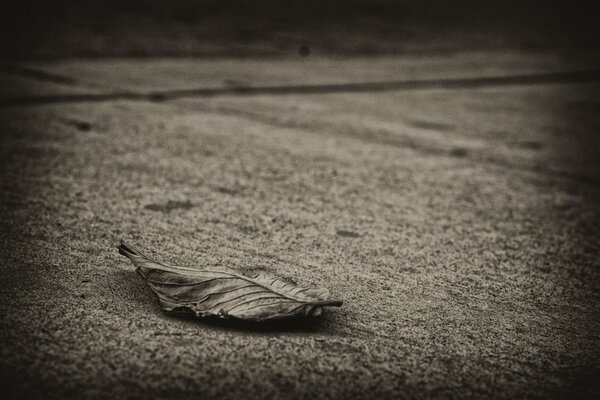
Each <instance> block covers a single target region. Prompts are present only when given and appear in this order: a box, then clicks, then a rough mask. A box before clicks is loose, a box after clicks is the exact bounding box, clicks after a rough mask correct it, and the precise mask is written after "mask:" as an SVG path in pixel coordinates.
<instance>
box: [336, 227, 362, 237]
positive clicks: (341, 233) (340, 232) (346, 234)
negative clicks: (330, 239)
mask: <svg viewBox="0 0 600 400" xmlns="http://www.w3.org/2000/svg"><path fill="white" fill-rule="evenodd" d="M336 234H337V235H338V236H341V237H347V238H357V237H360V235H359V234H358V233H356V232H352V231H345V230H343V229H340V230H338V231H337V232H336Z"/></svg>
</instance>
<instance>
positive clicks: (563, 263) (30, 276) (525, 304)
mask: <svg viewBox="0 0 600 400" xmlns="http://www.w3.org/2000/svg"><path fill="white" fill-rule="evenodd" d="M589 68H590V66H589V65H585V64H580V63H577V62H576V61H574V60H567V59H564V58H561V57H559V56H558V55H556V54H553V53H552V52H538V53H524V52H518V51H517V52H506V51H503V52H498V51H496V52H479V53H477V52H475V53H459V54H454V55H446V56H439V57H435V56H419V57H408V56H406V57H402V56H397V57H396V56H394V57H392V56H389V57H381V58H318V57H317V58H315V57H309V58H299V57H298V58H292V59H285V60H277V59H264V60H256V59H246V60H239V59H238V60H227V59H223V60H216V61H215V60H213V61H209V60H196V59H176V60H173V59H148V60H135V59H123V60H119V59H104V60H102V61H93V60H88V61H82V60H71V61H60V60H56V61H53V62H38V63H29V64H27V63H21V64H19V65H5V66H4V67H3V69H2V70H1V71H0V81H1V82H2V93H1V95H0V103H1V107H0V115H1V117H0V118H1V126H0V127H1V150H0V159H1V163H0V165H1V170H0V178H1V181H0V182H1V183H0V184H1V186H0V201H1V202H0V235H1V241H2V246H1V248H0V257H1V266H0V267H1V269H0V318H1V321H2V322H1V326H0V343H1V350H0V374H1V379H2V384H1V386H2V391H3V394H2V397H3V398H26V397H29V398H60V399H66V398H77V399H82V398H98V399H101V398H102V399H103V398H116V399H121V398H123V399H126V398H140V399H146V398H169V399H235V398H258V399H277V398H304V399H348V398H357V399H361V398H362V399H367V398H394V399H402V398H414V399H425V398H469V397H470V398H495V399H514V398H575V397H578V398H596V396H597V395H598V394H599V392H600V390H599V387H598V383H597V382H598V376H599V375H600V354H599V349H600V338H599V337H598V332H599V329H600V313H599V311H600V298H599V294H598V289H599V283H600V279H599V278H600V272H599V270H598V267H599V265H598V261H599V259H600V246H599V243H600V228H599V224H598V221H600V219H599V217H600V206H599V205H598V204H600V202H599V199H600V191H599V185H598V184H599V177H600V169H599V168H600V162H599V159H598V149H599V145H600V143H599V141H600V139H599V137H600V136H599V135H598V134H599V129H600V112H599V111H600V103H599V101H598V99H599V95H600V85H599V84H598V74H597V73H596V74H595V75H594V74H592V75H590V74H583V75H582V74H578V72H577V71H584V70H589ZM574 72H577V73H574ZM564 73H566V75H565V74H564ZM561 74H562V75H561ZM515 76H517V77H518V76H521V77H523V76H524V77H526V78H519V79H516V78H514V77H515ZM490 77H495V78H498V77H500V78H502V79H496V80H494V79H488V78H490ZM536 77H537V78H536ZM479 78H485V79H480V80H477V79H479ZM423 80H427V81H426V82H429V83H423ZM403 81H413V82H417V83H413V84H411V85H405V86H402V84H401V83H400V84H399V83H398V82H403ZM419 81H421V83H418V82H419ZM435 81H439V82H442V83H440V84H438V85H436V84H435ZM369 82H371V83H373V82H378V83H379V86H369V85H368V83H369ZM385 82H390V84H389V85H388V87H385ZM443 82H446V83H445V84H444V83H443ZM448 82H454V83H450V84H449V83H448ZM363 84H364V85H363ZM256 87H258V88H260V87H277V88H279V89H277V90H274V89H273V90H271V91H269V90H266V91H260V90H258V91H255V92H252V91H249V90H247V89H248V88H256ZM307 87H308V88H312V89H306V88H307ZM286 88H287V89H286ZM190 89H198V90H190ZM204 89H214V90H213V91H206V90H204ZM121 238H122V239H125V240H127V241H130V242H131V243H134V244H136V245H138V246H141V247H143V248H146V249H148V252H149V253H150V254H152V255H155V256H156V257H157V258H160V259H162V260H165V261H168V262H172V263H179V264H185V265H190V266H196V267H198V268H207V269H210V268H225V267H228V268H231V269H234V270H236V271H241V272H244V273H253V272H257V271H268V272H270V273H274V274H278V275H280V276H282V277H285V278H290V279H292V280H294V281H296V282H297V283H299V284H301V285H321V286H325V287H328V288H329V289H330V290H331V292H332V294H333V295H334V296H335V297H340V298H343V299H344V301H345V303H344V305H343V307H342V308H339V309H329V310H327V312H326V314H325V315H324V316H323V317H322V318H317V319H315V320H309V321H305V320H299V321H289V322H282V323H270V324H262V325H253V324H241V323H236V322H226V321H219V320H217V321H215V320H209V321H202V320H193V319H182V318H177V317H173V316H169V315H167V314H165V313H163V312H162V311H161V310H160V307H159V305H158V301H157V299H156V298H155V297H154V295H153V293H152V292H151V291H150V289H148V288H147V287H146V286H145V285H144V283H143V282H142V280H141V279H140V277H139V276H138V275H136V274H135V273H134V271H133V268H132V266H131V264H130V263H129V261H128V260H126V259H125V258H123V257H121V256H119V255H118V254H117V251H116V249H115V246H116V244H117V243H118V240H119V239H121Z"/></svg>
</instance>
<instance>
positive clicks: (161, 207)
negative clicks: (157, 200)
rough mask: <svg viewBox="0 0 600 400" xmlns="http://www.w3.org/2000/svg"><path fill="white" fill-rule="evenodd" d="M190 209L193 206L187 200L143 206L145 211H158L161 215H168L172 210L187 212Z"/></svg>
mask: <svg viewBox="0 0 600 400" xmlns="http://www.w3.org/2000/svg"><path fill="white" fill-rule="evenodd" d="M192 207H194V205H193V204H192V203H191V202H190V201H189V200H186V201H175V200H169V201H167V203H166V204H147V205H146V206H144V208H145V209H146V210H150V211H160V212H163V213H169V212H171V211H173V210H177V209H183V210H189V209H190V208H192Z"/></svg>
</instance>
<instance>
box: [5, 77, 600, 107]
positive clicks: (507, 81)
mask: <svg viewBox="0 0 600 400" xmlns="http://www.w3.org/2000/svg"><path fill="white" fill-rule="evenodd" d="M2 68H3V69H4V68H5V67H2ZM17 70H18V71H19V72H20V73H26V74H29V76H30V77H32V76H36V79H45V80H48V79H53V80H55V81H56V80H61V79H66V80H67V81H65V82H71V83H70V84H76V81H75V80H71V78H67V77H62V76H59V75H53V74H48V73H46V72H43V71H36V70H30V69H28V68H25V69H23V68H21V67H18V69H17ZM591 82H600V70H583V71H569V72H554V73H543V74H529V75H511V76H490V77H480V78H452V79H418V80H404V81H386V82H359V83H340V84H302V85H282V86H257V87H253V86H231V87H222V88H197V89H182V90H158V91H152V92H129V91H128V92H116V93H115V92H113V93H102V94H62V95H50V96H15V97H4V98H0V107H14V106H33V105H41V104H55V103H82V102H106V101H113V100H129V101H151V102H160V101H167V100H175V99H179V98H193V97H201V98H206V97H216V96H255V95H294V94H299V95H302V94H332V93H362V92H385V91H417V90H435V89H477V88H482V87H498V86H500V87H501V86H520V85H546V84H573V83H591ZM63 83H64V82H63Z"/></svg>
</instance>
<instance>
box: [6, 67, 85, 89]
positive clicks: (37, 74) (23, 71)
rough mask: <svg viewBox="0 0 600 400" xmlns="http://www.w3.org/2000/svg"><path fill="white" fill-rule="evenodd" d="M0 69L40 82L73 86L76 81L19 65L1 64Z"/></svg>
mask: <svg viewBox="0 0 600 400" xmlns="http://www.w3.org/2000/svg"><path fill="white" fill-rule="evenodd" d="M0 70H2V72H4V73H6V74H10V75H17V76H21V77H24V78H28V79H33V80H36V81H42V82H51V83H58V84H61V85H69V86H75V85H77V84H78V82H77V81H76V80H75V79H73V78H69V77H68V76H63V75H57V74H52V73H50V72H46V71H40V70H38V69H33V68H28V67H23V66H20V65H12V64H2V65H0Z"/></svg>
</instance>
